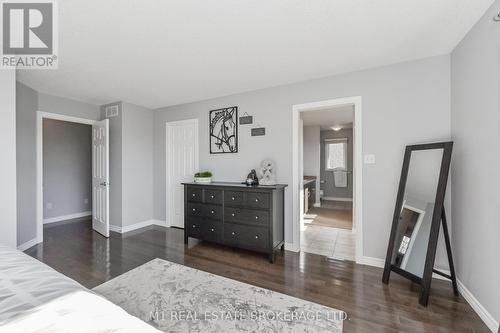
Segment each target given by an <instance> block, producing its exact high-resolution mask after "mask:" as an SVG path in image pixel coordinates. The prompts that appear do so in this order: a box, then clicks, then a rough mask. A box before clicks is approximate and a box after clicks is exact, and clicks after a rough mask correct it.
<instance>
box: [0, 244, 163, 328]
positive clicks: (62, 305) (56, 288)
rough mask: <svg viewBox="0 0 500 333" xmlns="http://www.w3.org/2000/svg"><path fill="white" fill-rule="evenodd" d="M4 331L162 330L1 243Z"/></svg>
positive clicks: (0, 310)
mask: <svg viewBox="0 0 500 333" xmlns="http://www.w3.org/2000/svg"><path fill="white" fill-rule="evenodd" d="M0 332H9V333H10V332H23V333H31V332H158V331H157V330H156V329H154V328H153V327H151V326H150V325H148V324H146V323H144V322H143V321H141V320H139V319H138V318H136V317H133V316H131V315H129V314H128V313H127V312H125V311H124V310H123V309H121V308H120V307H118V306H116V305H114V304H113V303H111V302H109V301H107V300H106V299H104V298H103V297H101V296H99V295H96V294H94V293H93V292H91V291H90V290H88V289H86V288H85V287H83V286H82V285H80V284H78V283H77V282H76V281H74V280H72V279H70V278H68V277H66V276H64V275H63V274H61V273H58V272H57V271H55V270H53V269H52V268H50V267H49V266H47V265H45V264H43V263H42V262H40V261H38V260H36V259H34V258H32V257H30V256H28V255H26V254H24V253H22V252H20V251H18V250H15V249H11V248H9V247H7V246H4V245H1V244H0Z"/></svg>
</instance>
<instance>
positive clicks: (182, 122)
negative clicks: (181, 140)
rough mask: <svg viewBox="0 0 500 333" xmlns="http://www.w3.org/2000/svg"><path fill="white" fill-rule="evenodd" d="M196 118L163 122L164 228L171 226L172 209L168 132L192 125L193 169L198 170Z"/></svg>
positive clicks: (198, 134) (198, 148)
mask: <svg viewBox="0 0 500 333" xmlns="http://www.w3.org/2000/svg"><path fill="white" fill-rule="evenodd" d="M198 122H199V121H198V118H193V119H185V120H177V121H167V122H165V226H166V227H168V228H170V227H171V226H172V216H171V212H172V209H171V208H172V207H171V202H170V200H168V198H169V195H170V194H171V193H170V192H171V191H170V187H171V185H172V184H171V180H170V173H169V172H170V170H169V154H170V152H171V151H170V150H171V145H170V143H169V142H168V137H169V132H170V129H171V128H172V127H173V126H175V125H188V124H192V125H194V127H195V131H194V142H195V144H196V146H195V149H194V151H195V156H194V164H195V169H198V168H199V167H200V141H199V138H200V133H199V126H198Z"/></svg>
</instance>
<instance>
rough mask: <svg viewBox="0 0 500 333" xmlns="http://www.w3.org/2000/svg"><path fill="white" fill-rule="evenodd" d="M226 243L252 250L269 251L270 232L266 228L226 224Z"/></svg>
mask: <svg viewBox="0 0 500 333" xmlns="http://www.w3.org/2000/svg"><path fill="white" fill-rule="evenodd" d="M224 241H225V242H226V243H227V244H230V245H236V246H238V247H242V248H247V249H251V250H259V251H267V250H268V248H269V231H268V229H265V228H259V227H253V226H247V225H241V224H234V223H224Z"/></svg>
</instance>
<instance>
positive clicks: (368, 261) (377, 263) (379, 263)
mask: <svg viewBox="0 0 500 333" xmlns="http://www.w3.org/2000/svg"><path fill="white" fill-rule="evenodd" d="M356 263H357V264H360V265H367V266H374V267H380V268H384V266H385V260H384V259H380V258H373V257H366V256H363V257H361V259H360V260H358V261H357V262H356ZM438 270H439V271H441V272H443V273H445V274H448V275H450V271H449V270H444V269H439V268H438ZM432 277H433V278H434V279H440V280H446V281H450V280H449V279H447V278H445V277H444V276H441V275H438V274H436V273H433V274H432ZM457 285H458V291H459V292H460V294H461V295H462V296H463V297H464V298H465V300H466V301H467V303H469V304H470V306H471V307H472V309H474V311H476V313H477V314H478V315H479V317H480V318H481V319H482V320H483V322H484V323H485V324H486V326H488V328H489V329H490V330H491V331H492V332H494V333H497V332H498V329H499V323H498V321H496V320H495V318H493V316H492V315H491V314H490V313H489V312H488V311H487V310H486V309H485V308H484V306H483V305H482V304H481V303H479V301H478V300H477V299H476V298H475V297H474V295H473V294H472V293H471V292H470V291H469V290H468V289H467V288H466V287H465V285H464V284H463V283H462V282H460V280H457Z"/></svg>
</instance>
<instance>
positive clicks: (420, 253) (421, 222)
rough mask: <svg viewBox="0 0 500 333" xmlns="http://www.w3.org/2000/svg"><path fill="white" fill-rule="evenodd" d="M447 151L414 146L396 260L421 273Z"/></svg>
mask: <svg viewBox="0 0 500 333" xmlns="http://www.w3.org/2000/svg"><path fill="white" fill-rule="evenodd" d="M443 152H444V150H443V149H432V150H414V151H412V152H411V157H410V164H409V168H408V177H407V180H406V187H405V193H404V199H403V205H402V209H401V213H400V216H399V223H398V228H397V232H396V239H395V243H394V251H393V256H392V264H393V265H394V266H396V267H399V268H401V269H403V270H405V271H407V272H410V273H412V274H414V275H416V276H419V277H422V276H423V273H424V265H425V257H426V254H427V245H428V243H429V236H430V230H431V222H432V215H433V212H434V201H435V199H436V192H437V188H438V183H439V172H440V169H441V161H442V158H443Z"/></svg>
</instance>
